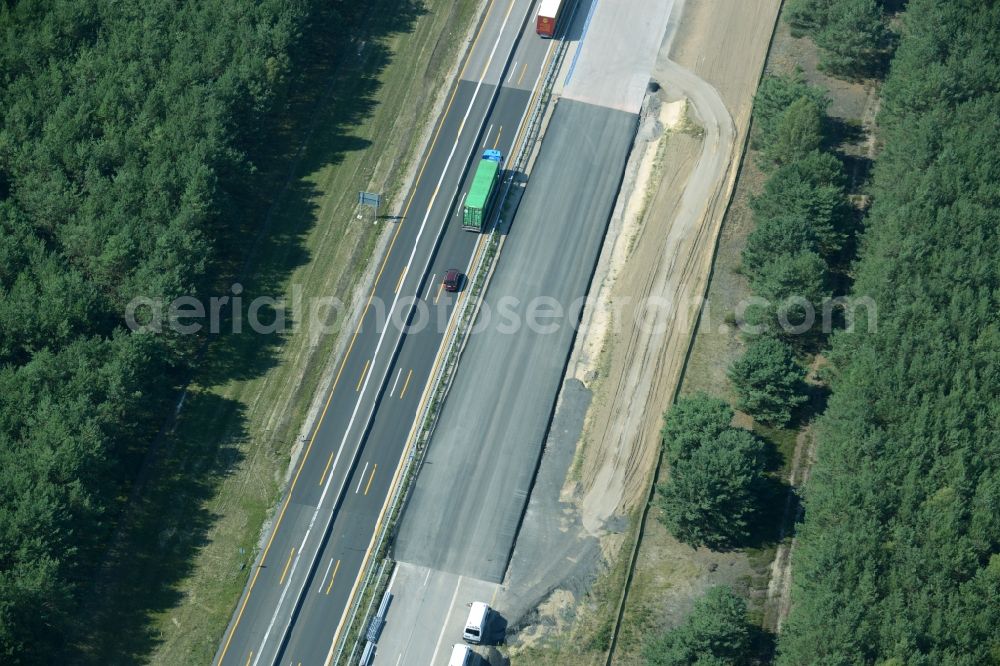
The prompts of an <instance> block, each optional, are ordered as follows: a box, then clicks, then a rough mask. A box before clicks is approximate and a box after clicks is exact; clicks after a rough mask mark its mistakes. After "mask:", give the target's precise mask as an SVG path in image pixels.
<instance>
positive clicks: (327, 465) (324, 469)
mask: <svg viewBox="0 0 1000 666" xmlns="http://www.w3.org/2000/svg"><path fill="white" fill-rule="evenodd" d="M332 462H333V451H330V457H329V458H327V459H326V467H324V468H323V475H322V476H320V477H319V485H321V486H322V485H323V480H324V479H326V473H327V472H329V471H330V463H332Z"/></svg>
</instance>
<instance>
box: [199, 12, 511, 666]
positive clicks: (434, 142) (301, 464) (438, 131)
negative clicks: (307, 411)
mask: <svg viewBox="0 0 1000 666" xmlns="http://www.w3.org/2000/svg"><path fill="white" fill-rule="evenodd" d="M493 2H494V0H490V4H489V6H488V7H487V8H486V15H485V16H484V17H483V22H482V23H481V24H480V25H479V30H478V31H477V32H476V36H475V38H474V39H473V40H472V45H471V46H469V51H468V53H469V55H467V56H466V58H465V62H464V63H463V64H462V71H460V72H459V73H458V79H457V80H456V83H455V87H454V88H453V89H452V91H451V97H450V98H449V99H448V104H447V105H445V108H444V113H442V114H441V117H440V119H439V120H438V124H437V129H436V130H434V137H433V138H432V139H431V142H430V145H429V147H428V149H427V151H426V152H425V153H424V160H423V163H421V165H420V170H419V171H418V172H417V177H416V178H415V179H414V181H413V189H412V190H411V191H410V198H409V199H408V200H407V202H406V206H404V207H403V214H402V216H401V218H402V219H403V220H404V221H405V220H406V216H407V214H408V213H409V212H410V206H411V205H412V204H413V200H414V198H415V197H416V196H417V189H418V188H417V186H418V185H419V184H420V182H421V180H422V179H423V176H424V171H425V170H426V169H427V164H428V163H429V162H430V159H431V154H432V153H433V152H434V149H435V147H437V142H438V139H439V138H440V137H441V129H442V128H443V127H444V121H445V120H446V119H447V118H448V114H449V113H451V107H452V105H453V104H454V103H455V97H456V96H457V95H458V81H461V80H462V77H463V76H464V75H465V70H466V69H467V68H468V66H469V60H470V59H471V54H472V53H473V52H474V51H475V50H476V45H477V44H478V43H479V38H480V37H482V34H483V29H484V28H485V27H486V24H487V23H488V20H489V16H490V13H491V12H492V11H493ZM511 6H512V7H513V3H512V4H511ZM507 14H508V15H510V10H508V12H507ZM402 229H403V224H402V223H400V224H398V225H397V226H396V232H395V233H394V234H393V235H392V240H390V241H389V247H388V248H387V249H386V251H385V258H384V259H383V260H382V266H381V267H380V268H379V270H378V273H377V274H376V275H375V282H374V283H373V284H372V291H371V293H370V294H369V295H368V302H367V303H366V304H365V309H364V311H363V312H362V314H361V319H360V320H359V321H358V326H357V328H355V329H354V335H352V336H351V342H350V343H349V344H348V345H347V351H345V352H344V358H343V359H342V360H341V362H340V367H339V368H338V369H337V375H336V376H335V377H334V378H333V384H332V385H331V386H330V394H329V395H328V396H327V399H326V403H325V404H324V405H323V411H322V412H320V415H319V419H318V420H317V421H316V426H315V427H314V428H313V433H312V436H311V437H310V438H309V444H308V445H307V446H306V450H305V451H304V452H303V453H302V459H301V460H300V461H299V466H298V468H297V469H296V470H295V476H293V477H292V483H291V484H290V485H289V487H288V495H286V496H285V501H284V503H283V504H282V505H281V511H279V512H278V517H277V519H275V521H274V529H272V530H271V536H270V537H268V539H267V544H266V545H265V546H264V552H263V553H262V554H261V556H260V565H259V566H258V567H257V568H256V569H255V570H254V573H253V578H251V579H250V585H249V586H247V593H246V596H245V597H243V603H241V604H240V610H239V612H238V613H237V614H236V621H235V622H233V627H232V629H230V630H229V636H227V637H226V643H225V645H223V646H222V652H221V653H220V654H219V662H218V663H219V666H221V664H222V662H223V661H224V660H225V658H226V652H227V651H228V650H229V645H230V644H231V643H232V642H233V636H235V635H236V629H237V628H239V626H240V621H242V619H243V613H244V612H245V611H246V609H247V604H248V603H250V596H251V595H252V594H253V589H254V587H255V586H256V585H257V579H258V578H259V577H260V572H261V570H262V569H263V568H264V563H265V562H266V561H267V556H268V553H270V551H271V545H272V544H273V543H274V538H275V536H277V534H278V528H279V527H281V522H282V520H284V518H285V512H286V511H287V510H288V505H289V504H291V503H292V493H293V492H294V490H295V485H296V484H297V483H298V481H299V476H300V475H301V474H302V470H303V469H305V466H306V460H308V458H309V453H310V452H311V451H312V446H313V443H314V442H315V441H316V434H317V433H318V432H319V426H320V425H321V424H322V423H323V419H325V418H326V413H327V411H328V410H329V409H330V403H331V402H332V401H333V394H334V393H335V392H336V390H337V386H338V384H339V383H340V376H341V374H342V373H343V372H344V368H345V367H346V366H347V359H348V358H350V356H351V350H352V349H354V343H355V342H356V341H357V339H358V334H359V333H361V325H362V324H363V323H364V320H365V315H366V314H367V313H368V309H369V308H370V307H371V304H372V300H373V299H374V298H375V290H376V289H377V288H378V284H379V281H380V280H381V279H382V272H383V271H384V270H385V267H386V265H388V263H389V257H390V256H392V249H393V247H395V245H396V239H397V238H399V232H400V231H402ZM341 620H343V618H341ZM337 632H338V634H339V632H340V626H339V625H338V627H337ZM334 640H336V636H335V637H334Z"/></svg>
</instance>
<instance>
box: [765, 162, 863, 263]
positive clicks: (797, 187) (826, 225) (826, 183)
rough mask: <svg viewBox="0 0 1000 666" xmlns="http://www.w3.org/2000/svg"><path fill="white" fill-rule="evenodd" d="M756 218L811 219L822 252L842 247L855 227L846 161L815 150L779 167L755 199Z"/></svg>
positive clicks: (832, 252)
mask: <svg viewBox="0 0 1000 666" xmlns="http://www.w3.org/2000/svg"><path fill="white" fill-rule="evenodd" d="M751 208H752V209H753V212H754V219H755V220H756V221H757V223H758V224H759V223H760V221H761V220H765V219H777V218H792V219H801V220H805V221H807V222H808V223H809V226H810V227H811V231H810V233H811V235H812V236H813V237H815V238H816V241H817V243H818V249H819V252H820V254H822V255H823V256H824V257H828V258H829V257H833V256H835V255H837V253H839V252H840V251H841V249H842V248H843V245H844V239H845V237H846V236H847V233H848V231H849V230H850V228H851V209H850V205H849V203H848V200H847V193H846V179H845V177H844V173H843V165H842V164H841V162H840V160H838V159H837V158H836V157H835V156H834V155H831V154H830V153H824V152H818V151H816V152H812V153H810V154H808V155H807V156H805V157H804V158H802V159H799V160H796V161H794V162H792V163H790V164H786V165H784V166H782V167H780V168H779V169H778V170H776V171H775V172H774V173H773V174H772V175H771V177H770V178H769V179H768V181H767V183H766V184H765V186H764V191H763V192H762V193H761V194H760V195H758V196H757V197H754V199H753V200H752V202H751Z"/></svg>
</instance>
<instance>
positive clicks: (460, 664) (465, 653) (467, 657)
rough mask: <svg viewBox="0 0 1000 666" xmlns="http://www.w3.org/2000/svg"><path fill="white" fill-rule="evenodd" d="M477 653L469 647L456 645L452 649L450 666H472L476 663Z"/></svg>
mask: <svg viewBox="0 0 1000 666" xmlns="http://www.w3.org/2000/svg"><path fill="white" fill-rule="evenodd" d="M475 654H476V653H475V652H473V651H472V649H471V648H470V647H469V646H468V645H462V644H461V643H456V644H455V647H453V648H452V649H451V659H449V660H448V666H472V664H474V663H475V661H474V660H475Z"/></svg>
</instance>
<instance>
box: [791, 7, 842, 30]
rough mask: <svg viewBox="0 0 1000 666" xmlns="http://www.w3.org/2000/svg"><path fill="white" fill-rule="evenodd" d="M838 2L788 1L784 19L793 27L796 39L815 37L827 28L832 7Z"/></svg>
mask: <svg viewBox="0 0 1000 666" xmlns="http://www.w3.org/2000/svg"><path fill="white" fill-rule="evenodd" d="M833 4H836V0H834V1H833V2H831V0H788V2H786V3H785V8H784V17H785V21H787V22H788V25H790V26H791V27H792V34H793V35H795V36H796V37H801V36H802V35H804V34H805V35H814V34H815V33H816V32H817V31H819V30H821V29H822V28H823V27H825V26H826V24H827V22H828V21H829V16H830V11H831V5H833Z"/></svg>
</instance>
